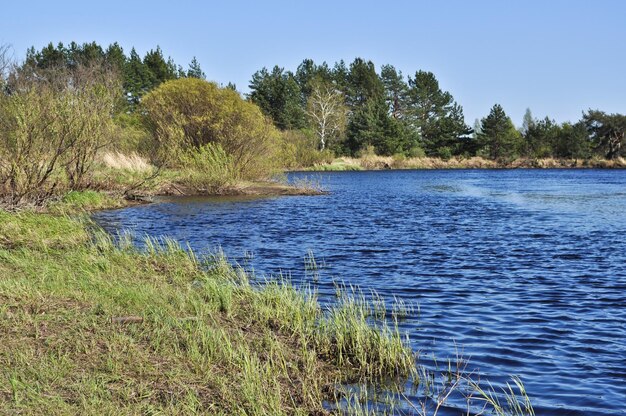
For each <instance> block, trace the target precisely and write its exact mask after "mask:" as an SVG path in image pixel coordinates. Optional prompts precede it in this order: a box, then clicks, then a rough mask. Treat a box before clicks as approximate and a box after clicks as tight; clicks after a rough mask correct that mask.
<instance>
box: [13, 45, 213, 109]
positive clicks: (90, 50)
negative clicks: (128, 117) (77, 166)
mask: <svg viewBox="0 0 626 416" xmlns="http://www.w3.org/2000/svg"><path fill="white" fill-rule="evenodd" d="M194 59H195V58H194ZM192 63H193V61H192ZM196 63H197V62H196ZM99 65H105V66H106V67H107V69H109V70H111V71H113V72H115V73H117V74H118V75H119V76H120V77H121V81H122V86H123V92H124V95H125V96H126V98H127V100H128V102H129V103H130V104H131V108H132V107H133V106H134V105H135V104H137V103H139V100H140V99H141V97H142V96H143V95H144V94H145V93H147V92H148V91H150V90H152V89H153V88H155V87H157V86H158V85H159V84H161V83H162V82H165V81H167V80H170V79H175V78H178V77H179V76H181V75H182V76H187V74H185V73H183V74H181V73H180V71H179V70H178V68H177V66H176V64H175V63H174V61H173V60H172V59H171V58H168V59H165V57H164V55H163V52H162V51H161V48H159V47H158V46H157V47H156V49H153V50H150V51H148V52H147V53H146V55H145V56H144V57H143V59H142V58H141V57H140V56H139V54H138V53H137V51H136V50H135V48H132V49H131V51H130V54H129V55H128V56H126V55H125V54H124V50H123V49H122V47H121V46H120V45H119V44H118V43H117V42H115V43H112V44H111V45H109V46H108V47H107V48H106V49H103V48H102V47H101V46H100V45H98V44H97V43H95V42H91V43H83V44H81V45H79V44H77V43H76V42H71V43H70V44H69V45H68V46H67V47H66V46H65V45H64V44H63V43H59V44H58V45H57V46H54V45H53V44H52V43H50V44H48V45H47V46H45V47H43V48H42V49H41V50H36V49H35V48H34V47H31V48H30V49H28V51H27V53H26V60H25V61H24V64H23V65H22V68H21V69H22V72H26V73H28V72H33V71H41V70H59V69H70V70H72V69H74V68H77V67H81V66H82V67H85V66H99ZM191 69H192V68H190V70H191ZM191 73H192V74H193V75H198V74H202V75H203V73H202V70H201V69H200V67H199V65H197V67H196V66H194V68H193V71H192V72H191ZM189 76H192V75H189Z"/></svg>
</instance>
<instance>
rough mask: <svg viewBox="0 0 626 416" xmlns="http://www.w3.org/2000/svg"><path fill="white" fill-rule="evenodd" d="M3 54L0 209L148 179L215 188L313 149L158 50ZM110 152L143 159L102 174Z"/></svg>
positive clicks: (73, 48) (263, 174)
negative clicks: (139, 165)
mask: <svg viewBox="0 0 626 416" xmlns="http://www.w3.org/2000/svg"><path fill="white" fill-rule="evenodd" d="M7 51H8V48H7V47H6V46H1V45H0V204H8V205H20V204H24V203H34V204H45V203H47V201H50V200H54V199H56V198H59V197H62V196H63V195H64V194H66V193H67V192H68V191H79V190H84V189H103V190H119V188H120V187H122V188H123V190H124V192H125V193H126V192H128V191H129V190H132V189H136V188H137V187H138V186H142V184H145V183H146V181H148V180H152V179H154V178H156V177H157V176H158V178H160V182H159V184H160V185H162V186H170V185H172V186H174V187H175V188H176V189H178V190H180V189H181V188H187V189H190V191H191V192H194V193H200V192H206V193H213V192H219V191H220V190H222V189H224V188H225V187H227V186H230V185H234V184H237V183H238V182H239V181H245V180H263V179H268V178H270V177H271V176H272V175H274V174H275V173H277V172H278V171H279V170H280V168H281V167H282V168H284V167H285V165H289V164H293V163H296V160H297V159H302V157H301V156H300V155H301V154H305V153H307V152H306V151H304V152H302V151H301V150H302V149H305V150H306V149H314V147H315V146H314V143H312V142H311V141H307V138H306V136H303V135H298V134H295V135H294V134H293V133H292V132H290V133H281V132H280V131H279V130H278V129H276V128H275V127H274V125H273V123H272V121H271V120H270V119H269V118H268V117H266V116H264V115H263V114H262V112H261V110H260V109H259V107H258V106H256V105H254V104H253V103H251V102H249V101H246V100H244V99H243V98H242V97H241V96H240V95H239V94H238V93H237V92H236V91H234V88H233V86H229V87H226V88H222V87H220V86H218V85H217V84H215V83H212V82H209V81H206V80H205V79H203V78H204V74H203V73H202V70H201V69H200V66H199V65H198V64H197V62H196V61H195V60H194V61H192V63H191V65H190V67H189V69H188V70H187V71H183V70H182V68H181V67H177V66H176V65H175V64H174V62H173V61H172V59H169V58H168V59H165V58H164V56H163V53H162V52H161V50H160V48H158V47H157V48H156V49H155V50H152V51H150V52H148V53H147V54H146V55H145V56H144V58H143V59H140V58H139V56H138V55H137V53H136V52H135V50H134V49H133V50H131V53H130V55H129V56H126V55H125V54H124V52H123V50H122V49H121V48H120V47H119V45H117V44H113V45H110V46H109V47H108V48H106V49H103V48H101V47H100V46H99V45H97V44H95V43H86V44H83V45H77V44H76V43H71V44H70V45H69V46H67V47H65V46H64V45H63V44H59V45H57V46H56V47H55V46H53V45H48V46H46V47H44V48H43V49H41V50H39V51H36V50H34V49H32V48H31V49H30V50H29V51H28V53H27V56H26V59H25V60H24V61H23V62H21V63H16V62H14V61H12V59H10V54H8V53H7ZM120 151H121V152H123V153H124V154H126V155H131V156H132V155H136V156H138V157H140V158H141V159H143V160H147V162H149V165H150V166H149V169H147V170H146V171H145V175H144V172H143V171H142V172H140V171H139V170H133V168H132V167H130V168H129V169H126V168H124V169H123V171H122V170H120V169H117V170H116V171H111V170H110V169H109V168H108V166H109V165H107V164H106V163H105V162H104V161H105V160H106V159H107V158H106V157H105V156H107V154H108V155H109V156H111V155H110V153H111V152H113V156H114V157H115V154H118V155H119V152H120ZM310 153H312V154H314V155H317V153H319V152H316V151H314V152H309V154H310ZM138 172H139V176H138V175H135V173H138ZM157 186H158V185H157ZM157 192H158V191H157Z"/></svg>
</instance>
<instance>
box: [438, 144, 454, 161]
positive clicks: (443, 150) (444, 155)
mask: <svg viewBox="0 0 626 416" xmlns="http://www.w3.org/2000/svg"><path fill="white" fill-rule="evenodd" d="M437 156H439V157H440V158H441V160H446V161H448V160H450V159H452V150H450V148H449V147H448V146H443V147H440V148H439V149H437Z"/></svg>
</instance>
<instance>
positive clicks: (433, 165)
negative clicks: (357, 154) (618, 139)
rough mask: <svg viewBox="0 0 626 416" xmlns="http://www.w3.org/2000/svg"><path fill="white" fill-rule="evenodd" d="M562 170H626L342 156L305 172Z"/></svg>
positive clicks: (609, 163)
mask: <svg viewBox="0 0 626 416" xmlns="http://www.w3.org/2000/svg"><path fill="white" fill-rule="evenodd" d="M517 168H531V169H563V168H608V169H610V168H617V169H623V168H626V160H624V159H623V158H617V159H614V160H606V159H601V158H595V159H552V158H546V159H514V160H508V161H495V160H490V159H484V158H481V157H471V158H458V157H453V158H450V159H448V160H443V159H440V158H432V157H420V158H406V157H403V156H395V157H394V156H375V155H369V156H364V157H361V158H350V157H342V158H337V159H334V160H333V161H332V163H325V164H318V165H315V166H313V167H310V168H307V169H305V170H309V171H349V170H385V169H517Z"/></svg>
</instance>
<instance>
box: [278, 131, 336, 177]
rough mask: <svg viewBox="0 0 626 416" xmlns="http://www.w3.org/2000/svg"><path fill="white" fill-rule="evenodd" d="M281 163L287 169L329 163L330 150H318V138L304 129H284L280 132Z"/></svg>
mask: <svg viewBox="0 0 626 416" xmlns="http://www.w3.org/2000/svg"><path fill="white" fill-rule="evenodd" d="M281 159H282V161H283V163H282V165H283V167H285V168H288V169H297V168H307V167H311V166H315V165H319V164H328V163H331V162H332V161H333V159H334V154H333V152H332V151H331V150H329V149H325V150H322V151H320V150H318V140H317V139H316V138H315V136H314V135H313V133H312V132H310V131H306V130H286V131H284V132H283V133H282V158H281Z"/></svg>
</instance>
